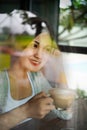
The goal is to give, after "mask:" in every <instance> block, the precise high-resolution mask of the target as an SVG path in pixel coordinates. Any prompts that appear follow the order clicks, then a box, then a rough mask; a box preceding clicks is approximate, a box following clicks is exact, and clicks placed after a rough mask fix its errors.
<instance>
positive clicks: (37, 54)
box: [34, 48, 43, 59]
mask: <svg viewBox="0 0 87 130" xmlns="http://www.w3.org/2000/svg"><path fill="white" fill-rule="evenodd" d="M42 55H43V49H42V48H38V49H36V50H35V53H34V56H35V57H36V58H39V59H40V58H42Z"/></svg>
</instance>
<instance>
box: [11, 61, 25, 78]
mask: <svg viewBox="0 0 87 130" xmlns="http://www.w3.org/2000/svg"><path fill="white" fill-rule="evenodd" d="M9 74H14V76H16V77H18V78H26V77H27V70H26V69H25V68H23V66H22V65H21V63H20V62H16V63H15V64H14V65H13V66H12V67H11V68H10V70H9Z"/></svg>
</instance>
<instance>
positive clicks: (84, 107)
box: [12, 99, 87, 130]
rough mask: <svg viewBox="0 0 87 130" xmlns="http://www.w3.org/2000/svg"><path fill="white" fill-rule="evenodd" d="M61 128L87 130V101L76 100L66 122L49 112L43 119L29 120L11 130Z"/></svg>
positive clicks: (52, 129) (50, 129)
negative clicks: (69, 117) (70, 117)
mask: <svg viewBox="0 0 87 130" xmlns="http://www.w3.org/2000/svg"><path fill="white" fill-rule="evenodd" d="M61 128H74V130H87V100H85V99H79V100H77V99H76V101H75V102H74V105H73V117H72V119H70V120H68V121H65V120H61V119H59V118H58V117H56V115H54V113H52V112H51V113H49V114H48V115H47V116H46V117H45V118H44V119H41V120H38V119H31V120H30V121H28V122H26V123H23V124H21V125H19V126H16V127H15V128H14V129H12V130H61Z"/></svg>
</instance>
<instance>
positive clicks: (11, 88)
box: [0, 33, 68, 130]
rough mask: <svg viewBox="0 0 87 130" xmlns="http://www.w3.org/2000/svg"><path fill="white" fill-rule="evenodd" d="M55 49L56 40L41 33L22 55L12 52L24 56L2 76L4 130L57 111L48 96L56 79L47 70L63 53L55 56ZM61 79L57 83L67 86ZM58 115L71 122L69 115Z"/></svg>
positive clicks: (0, 106) (1, 120) (1, 122)
mask: <svg viewBox="0 0 87 130" xmlns="http://www.w3.org/2000/svg"><path fill="white" fill-rule="evenodd" d="M52 49H53V41H52V39H51V37H50V35H49V33H41V34H39V35H38V36H37V37H36V38H35V39H34V40H33V41H32V42H31V43H29V45H28V46H27V47H26V48H25V49H24V50H23V51H22V52H20V53H17V52H12V51H11V54H12V55H16V56H17V55H20V57H19V58H18V59H17V60H16V61H15V62H13V65H12V66H11V68H9V70H7V71H4V72H1V73H0V79H1V82H0V84H1V85H0V90H1V91H0V95H1V97H0V100H1V101H0V113H1V115H0V128H2V130H5V129H6V130H9V129H10V128H12V127H14V126H15V125H17V124H19V123H22V122H23V121H25V120H26V119H30V118H43V117H45V116H46V115H47V114H48V113H49V112H50V111H52V110H54V109H55V106H54V105H53V99H52V98H51V97H49V96H48V91H49V89H50V88H51V85H50V83H49V82H50V81H52V80H53V77H55V76H52V75H51V76H50V77H48V75H49V72H50V71H49V70H48V72H47V69H46V67H47V66H49V68H50V66H52V65H51V64H48V61H49V63H52V62H51V59H52V57H53V55H54V57H55V58H56V59H57V56H59V55H60V53H59V51H57V52H56V53H54V52H55V51H53V50H52ZM50 56H51V58H50ZM56 62H57V61H56ZM54 65H55V64H53V66H54ZM54 68H55V67H54ZM44 76H46V78H45V77H44ZM56 76H57V75H56ZM58 77H59V75H58ZM60 77H62V76H60ZM3 79H4V80H3ZM51 79H52V80H51ZM58 79H59V80H58ZM58 79H57V78H55V82H56V83H57V82H59V81H61V82H62V81H63V83H64V75H63V80H62V78H58ZM48 80H49V82H48ZM64 84H65V83H64ZM52 87H53V86H52ZM3 88H4V89H3ZM36 108H37V109H36ZM54 112H56V114H57V115H58V117H60V118H62V119H63V118H64V119H68V118H67V117H68V114H67V116H66V117H65V116H64V113H60V112H59V111H56V110H54ZM9 120H10V122H9Z"/></svg>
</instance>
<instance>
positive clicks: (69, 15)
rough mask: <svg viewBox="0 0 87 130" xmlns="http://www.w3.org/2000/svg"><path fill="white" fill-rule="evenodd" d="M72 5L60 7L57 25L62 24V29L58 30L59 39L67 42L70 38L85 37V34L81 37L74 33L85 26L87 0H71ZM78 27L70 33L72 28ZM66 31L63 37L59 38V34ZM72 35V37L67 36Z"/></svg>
mask: <svg viewBox="0 0 87 130" xmlns="http://www.w3.org/2000/svg"><path fill="white" fill-rule="evenodd" d="M71 2H72V5H71V6H70V7H68V8H65V9H62V8H61V9H60V20H59V26H62V30H61V31H59V41H63V42H69V41H71V40H77V39H84V38H87V34H84V35H82V36H81V37H79V36H77V37H76V34H78V33H80V32H81V31H83V29H84V28H87V1H86V0H81V1H80V0H71ZM75 27H79V30H78V31H77V30H76V32H74V33H71V32H72V30H73V28H75ZM66 31H67V32H68V33H67V35H66V36H65V37H63V38H62V39H60V38H61V35H62V34H64V33H65V32H66ZM70 36H73V38H69V37H70Z"/></svg>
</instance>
